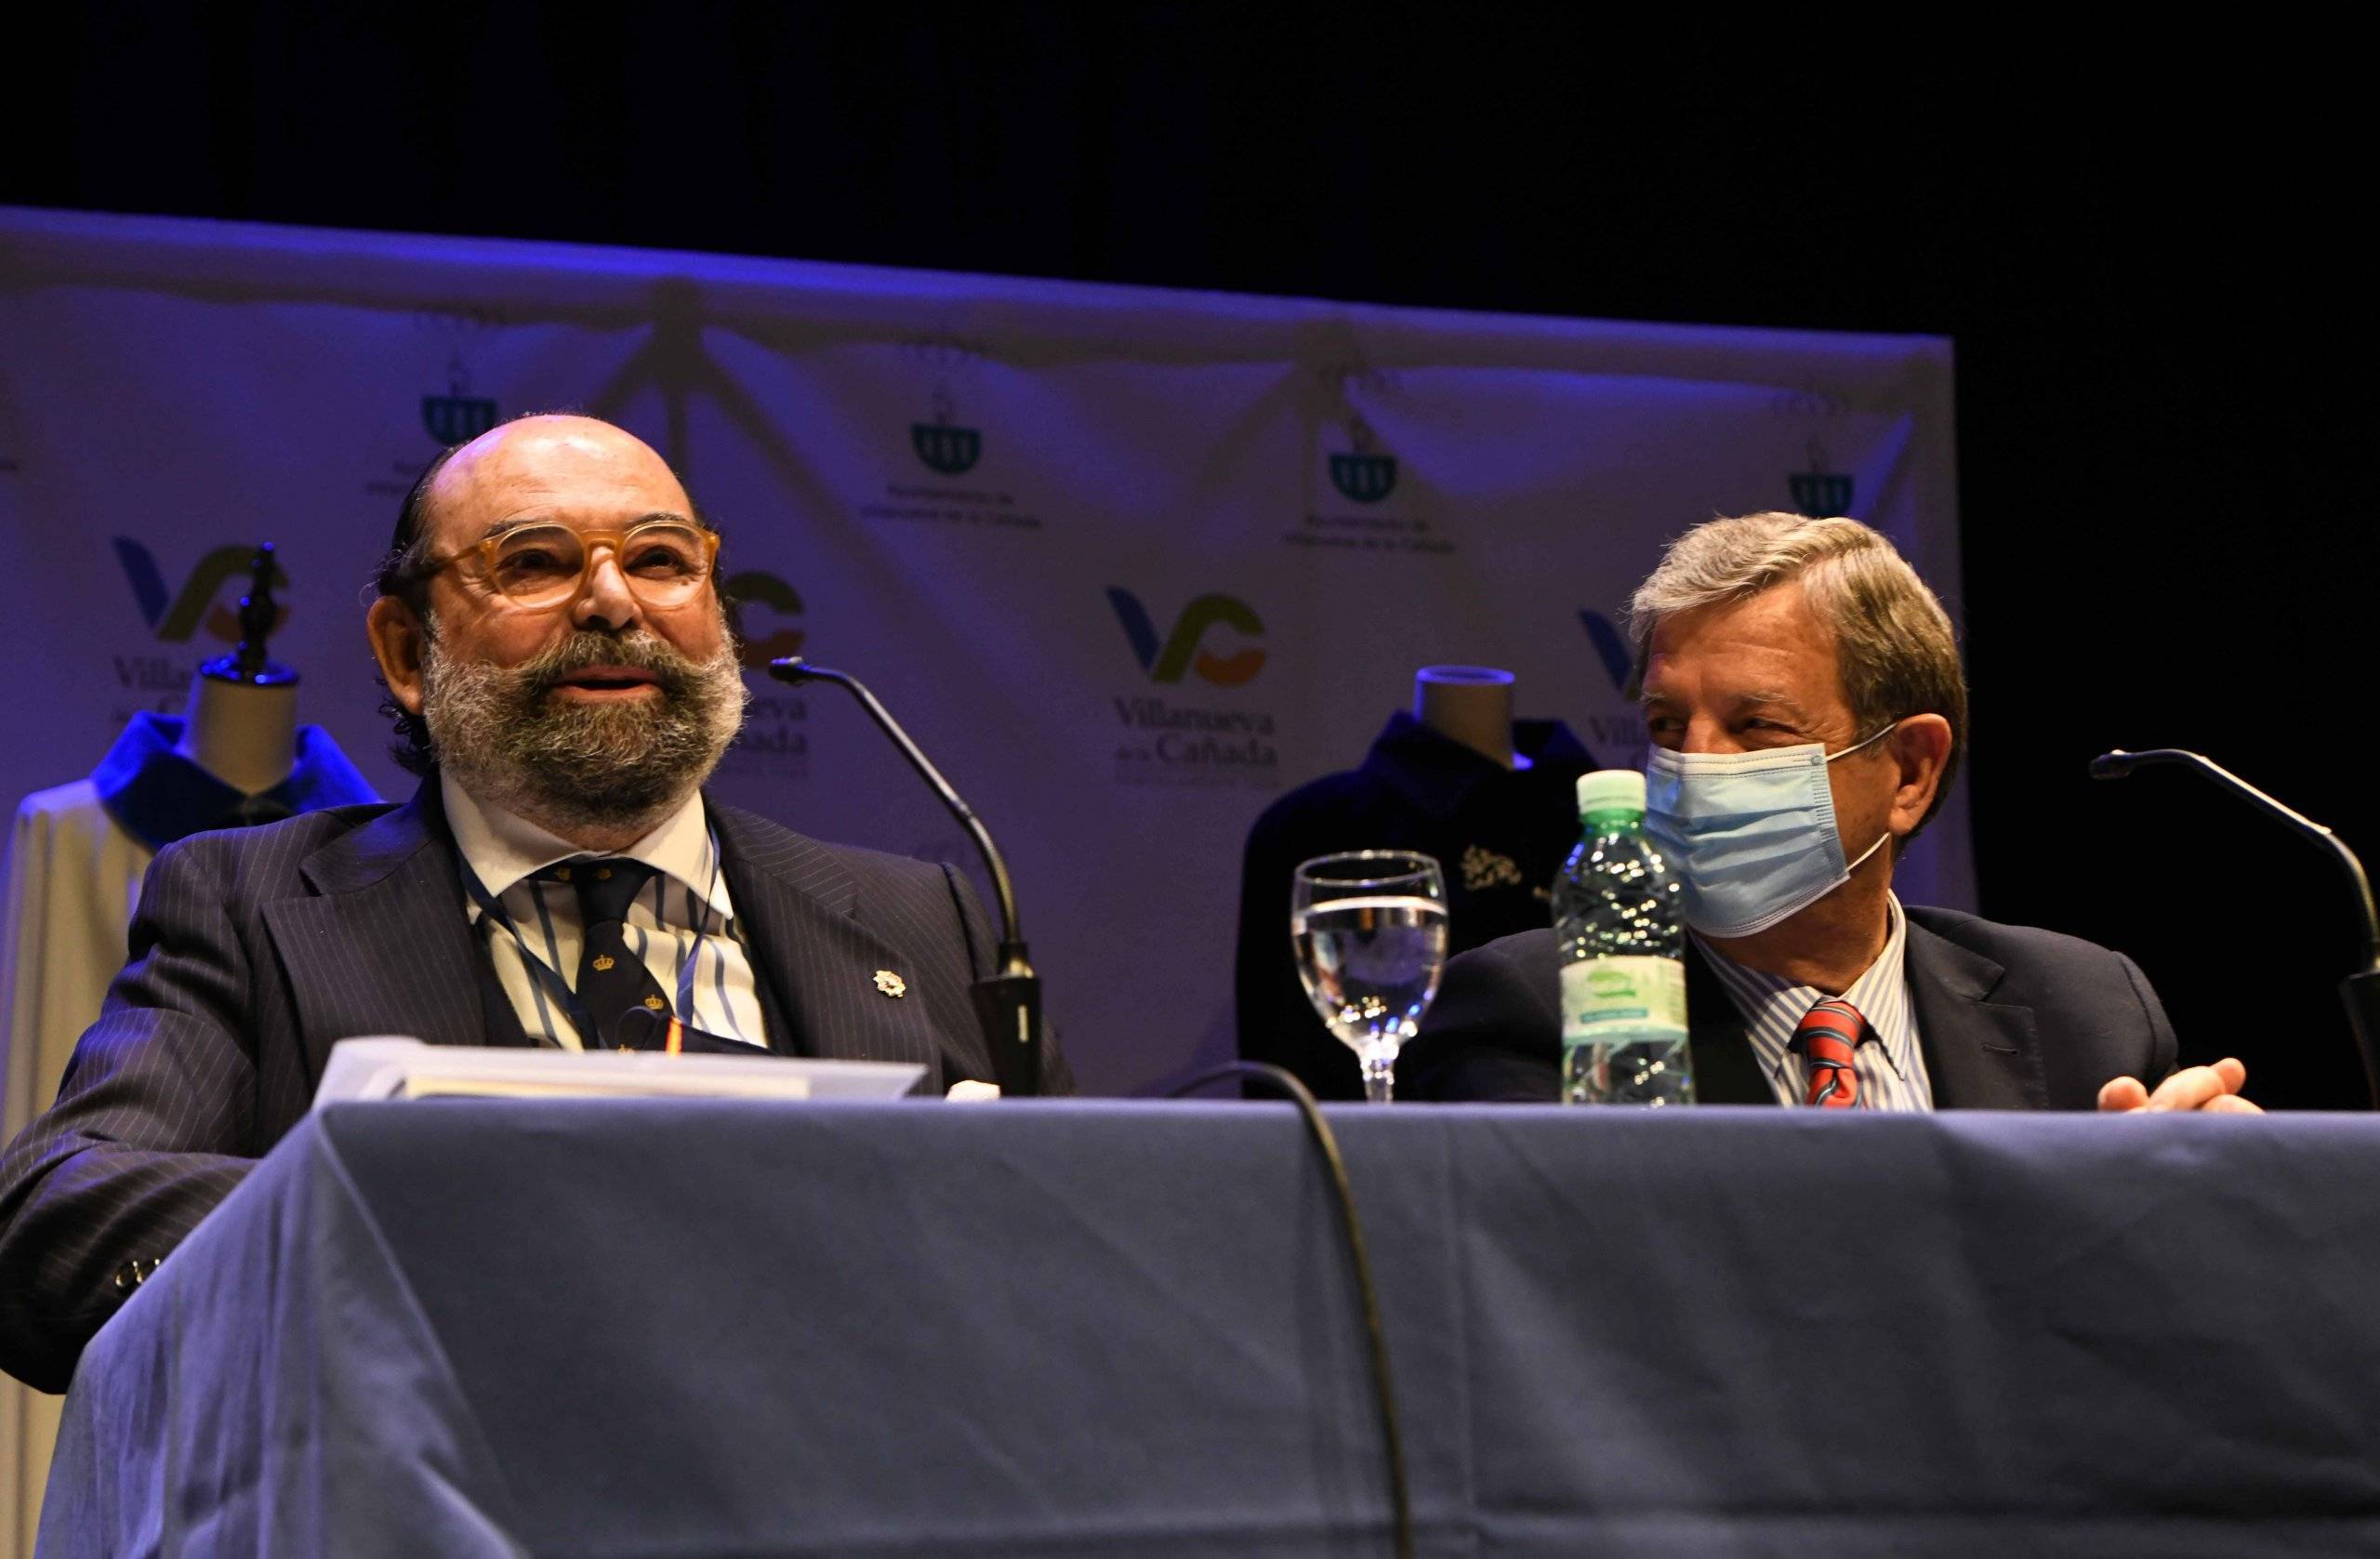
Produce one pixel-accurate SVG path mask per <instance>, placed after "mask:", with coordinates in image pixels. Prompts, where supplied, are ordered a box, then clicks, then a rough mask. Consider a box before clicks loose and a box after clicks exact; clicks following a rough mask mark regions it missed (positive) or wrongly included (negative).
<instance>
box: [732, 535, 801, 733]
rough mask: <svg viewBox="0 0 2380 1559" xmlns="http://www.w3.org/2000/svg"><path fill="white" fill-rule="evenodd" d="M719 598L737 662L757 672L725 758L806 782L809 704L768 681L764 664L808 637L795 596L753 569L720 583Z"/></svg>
mask: <svg viewBox="0 0 2380 1559" xmlns="http://www.w3.org/2000/svg"><path fill="white" fill-rule="evenodd" d="M720 595H721V599H722V600H723V601H725V602H726V605H727V626H728V628H729V630H730V631H731V632H733V633H734V635H735V642H736V645H737V646H738V650H737V658H738V659H739V660H740V661H742V662H743V665H744V668H745V670H747V672H758V673H760V676H759V678H758V679H757V680H755V682H754V683H753V684H752V686H753V694H752V698H751V702H750V703H749V704H747V706H746V707H745V711H744V728H743V730H741V731H739V732H737V733H736V736H735V743H734V746H731V747H729V748H728V749H727V750H728V756H729V758H731V759H733V760H737V761H738V762H739V763H741V764H746V765H750V764H760V765H764V766H765V767H766V768H767V770H768V772H769V773H771V774H772V775H774V776H775V777H777V778H780V779H807V778H808V777H809V776H810V733H809V730H808V724H809V720H810V702H809V700H808V699H807V698H806V697H804V696H803V695H802V694H801V692H800V689H798V688H790V687H786V686H784V685H782V684H780V683H777V682H774V681H772V680H768V669H769V662H771V661H773V660H778V659H782V658H783V657H785V656H787V655H798V654H800V653H801V646H802V644H803V642H804V641H806V639H807V637H808V635H807V633H806V632H805V630H804V629H803V628H802V627H801V624H800V620H799V619H800V616H801V614H802V610H803V608H802V602H801V592H800V591H799V590H797V589H795V588H793V587H792V586H791V585H789V584H787V582H786V581H785V580H784V579H781V578H779V577H778V576H777V575H774V574H770V573H767V572H765V571H763V570H760V569H756V568H755V569H746V570H743V571H742V572H740V573H737V574H732V575H728V576H727V577H726V578H725V579H724V580H722V581H721V583H720Z"/></svg>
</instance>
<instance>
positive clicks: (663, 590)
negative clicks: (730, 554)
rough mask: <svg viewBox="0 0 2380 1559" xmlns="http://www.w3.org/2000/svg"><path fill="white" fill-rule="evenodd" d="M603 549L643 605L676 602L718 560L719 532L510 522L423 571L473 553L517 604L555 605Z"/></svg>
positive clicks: (658, 525)
mask: <svg viewBox="0 0 2380 1559" xmlns="http://www.w3.org/2000/svg"><path fill="white" fill-rule="evenodd" d="M604 547H608V548H611V549H612V555H613V556H614V557H615V558H616V559H618V560H619V565H620V577H621V578H623V579H625V580H626V581H627V582H628V592H629V593H630V594H631V595H633V596H635V597H636V598H637V600H639V601H642V602H643V603H644V604H645V605H647V606H653V607H665V608H666V607H671V606H682V605H684V604H685V603H686V602H687V601H692V600H693V599H694V597H695V595H696V594H698V593H699V592H700V591H701V589H702V588H703V586H704V585H705V584H707V582H708V581H709V579H710V576H711V570H712V568H713V567H714V566H715V565H716V564H717V563H718V561H719V533H718V532H716V531H706V530H703V529H701V528H700V527H698V526H695V525H691V524H688V523H687V522H685V521H683V520H646V521H643V522H641V523H638V524H634V525H630V526H629V527H628V529H626V530H624V531H575V530H573V529H571V528H570V527H569V526H568V525H562V524H550V523H549V524H538V525H517V526H515V527H513V528H512V529H510V530H509V531H498V532H497V533H496V535H492V536H486V537H483V539H481V540H479V541H476V542H473V543H472V544H471V545H470V546H469V547H466V548H463V549H462V550H461V551H459V552H457V553H456V554H455V555H454V556H453V557H451V558H448V559H447V560H446V561H445V562H442V563H440V564H438V565H437V566H436V567H435V568H432V569H430V573H431V574H436V573H438V572H439V571H440V570H442V569H446V568H451V567H453V566H454V565H455V564H456V563H459V562H463V561H464V560H465V559H467V558H468V559H476V560H477V561H478V562H479V572H480V575H481V577H482V578H483V579H485V580H486V581H487V583H488V585H489V587H490V588H493V589H494V590H496V593H497V594H499V595H501V596H503V597H504V598H505V599H506V600H507V601H511V602H512V603H513V604H514V605H516V606H529V607H539V606H558V605H560V604H561V603H562V602H563V601H569V600H571V599H573V598H574V597H575V596H576V595H577V594H578V591H579V588H580V587H582V586H583V585H584V584H585V583H586V582H587V573H588V570H589V569H590V568H592V567H594V560H595V554H596V550H597V548H604Z"/></svg>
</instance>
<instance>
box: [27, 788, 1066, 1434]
mask: <svg viewBox="0 0 2380 1559" xmlns="http://www.w3.org/2000/svg"><path fill="white" fill-rule="evenodd" d="M710 817H711V822H712V825H713V826H714V827H715V828H716V829H717V831H718V834H719V842H720V850H721V856H722V858H723V859H722V869H723V870H724V872H725V874H726V878H727V881H728V889H729V892H732V893H733V894H734V899H735V913H736V918H737V921H738V924H739V929H740V930H741V931H743V933H744V937H745V941H746V945H747V948H748V950H749V953H750V956H751V959H752V963H753V966H754V970H755V971H756V973H757V974H758V976H759V980H758V984H759V985H760V999H761V1003H762V1006H763V1010H764V1011H765V1012H766V1014H767V1019H768V1026H769V1037H770V1042H771V1044H772V1046H773V1047H774V1048H775V1049H778V1050H784V1051H786V1052H787V1053H790V1054H800V1055H813V1056H826V1057H838V1058H843V1059H851V1060H866V1061H913V1062H919V1063H922V1064H924V1066H925V1068H926V1079H925V1085H924V1086H926V1087H928V1088H931V1089H932V1090H934V1091H935V1092H936V1093H937V1094H938V1093H940V1092H943V1091H945V1090H947V1089H948V1087H949V1086H950V1084H952V1083H954V1082H956V1081H958V1080H959V1079H960V1078H962V1077H973V1078H979V1079H982V1080H985V1081H990V1080H991V1079H992V1078H993V1075H994V1074H993V1071H992V1064H991V1057H990V1054H989V1052H988V1051H987V1050H985V1045H984V1040H983V1037H982V1035H981V1033H980V1031H979V1030H978V1028H977V1026H976V1021H975V1018H974V1014H973V1010H972V1007H971V1006H970V1004H969V997H968V992H967V986H968V984H969V982H970V981H971V980H972V979H974V978H975V977H976V976H977V974H978V973H981V972H986V971H989V969H990V968H991V966H992V961H993V957H994V952H995V947H996V944H995V941H994V938H993V935H992V932H991V929H990V927H989V926H988V924H987V923H986V922H985V916H984V911H983V909H982V906H981V905H978V904H977V903H976V901H975V896H974V894H973V892H972V891H971V890H970V889H968V887H967V886H966V884H965V879H962V878H961V877H959V875H958V874H957V873H956V872H953V871H951V870H950V869H949V868H947V867H944V866H938V865H928V864H926V863H924V862H920V861H912V860H907V859H905V858H902V857H898V856H892V855H879V854H877V853H875V852H871V851H864V850H853V849H849V848H845V847H842V846H838V845H829V844H821V843H819V842H817V841H816V840H814V839H805V838H803V837H802V836H800V834H796V833H792V832H790V831H788V830H787V829H785V828H781V827H778V826H776V825H775V824H774V823H770V822H768V821H766V820H765V819H762V818H760V817H756V816H754V815H752V814H751V813H746V812H739V811H737V810H736V809H734V808H733V807H728V806H722V805H720V804H719V803H717V802H713V803H712V804H711V807H710ZM465 902H466V901H465V899H464V896H463V887H462V882H461V879H460V877H459V876H458V874H457V872H456V853H455V849H454V841H453V836H452V835H451V834H450V833H449V832H448V831H447V828H446V823H445V818H444V816H443V811H442V809H441V808H440V806H439V802H438V787H437V786H436V784H435V783H434V782H433V783H431V784H429V785H426V786H423V787H422V789H421V791H420V792H419V793H417V795H416V796H415V797H414V799H413V800H412V801H410V802H408V803H407V804H405V805H404V806H403V807H399V808H394V809H391V808H389V807H387V806H369V807H340V808H335V809H332V810H330V811H325V812H319V813H309V814H307V815H305V816H302V817H296V818H291V819H289V820H288V821H286V822H283V823H276V824H272V825H270V826H265V827H260V828H252V829H245V830H240V831H236V832H227V833H210V834H199V835H195V836H193V837H192V838H190V839H185V840H183V841H181V842H180V843H179V844H175V845H171V846H169V847H167V848H166V849H165V851H164V852H162V853H160V854H159V855H158V857H157V859H156V861H155V862H154V863H153V864H152V865H151V867H150V870H149V876H148V879H147V881H146V883H145V885H144V886H143V887H142V889H141V893H140V904H139V914H138V916H137V917H136V918H135V920H134V922H133V927H132V936H131V940H132V961H131V962H130V963H129V964H128V965H127V966H126V968H125V971H124V972H123V973H122V974H120V975H118V976H117V977H116V981H115V984H114V985H113V986H112V988H111V989H110V991H109V993H108V998H107V1005H106V1007H105V1009H104V1011H102V1012H101V1014H100V1016H99V1022H98V1023H96V1024H93V1025H92V1026H91V1028H90V1029H89V1030H88V1031H87V1032H86V1033H85V1034H84V1036H83V1037H82V1040H81V1042H80V1043H79V1044H77V1045H76V1047H75V1050H74V1056H73V1061H72V1062H71V1064H69V1065H68V1068H67V1072H66V1077H65V1080H64V1081H63V1083H62V1084H61V1085H60V1087H59V1096H58V1101H57V1103H55V1104H54V1105H53V1106H51V1108H50V1109H49V1110H48V1111H47V1112H46V1114H44V1115H42V1116H39V1117H37V1118H36V1119H35V1120H34V1121H33V1123H32V1124H31V1125H30V1126H28V1127H27V1128H26V1129H25V1130H24V1132H23V1133H22V1134H21V1135H20V1136H19V1138H18V1139H17V1141H16V1142H14V1143H10V1144H9V1145H8V1147H7V1150H6V1152H5V1153H0V1367H4V1368H6V1369H7V1371H8V1372H9V1373H10V1374H13V1375H16V1376H18V1377H19V1378H20V1379H22V1380H24V1381H28V1382H30V1383H31V1384H33V1385H35V1386H38V1387H41V1388H43V1389H45V1390H49V1391H62V1390H64V1389H65V1385H66V1381H67V1378H68V1376H69V1375H70V1374H71V1373H72V1372H73V1367H74V1361H75V1359H76V1357H77V1356H78V1355H79V1354H80V1353H81V1351H82V1348H83V1344H84V1343H85V1342H86V1341H87V1340H88V1339H89V1337H90V1335H91V1334H92V1333H93V1332H94V1331H96V1330H98V1329H99V1325H100V1323H101V1322H103V1321H105V1320H106V1319H107V1318H108V1316H110V1315H112V1314H114V1311H115V1307H116V1306H117V1305H118V1304H120V1303H121V1302H123V1300H124V1297H125V1294H126V1292H128V1291H129V1289H130V1288H131V1287H132V1286H133V1283H134V1281H135V1280H136V1279H137V1277H138V1276H139V1275H141V1274H142V1273H143V1272H145V1270H146V1269H147V1267H148V1265H149V1263H152V1262H155V1261H156V1260H158V1259H159V1258H161V1257H163V1256H164V1255H165V1253H166V1252H167V1251H168V1250H170V1249H172V1248H173V1247H174V1245H175V1244H177V1243H178V1242H179V1240H180V1239H181V1238H182V1236H183V1235H187V1234H188V1233H189V1232H190V1231H191V1229H192V1226H194V1225H195V1224H196V1223H197V1222H198V1221H199V1219H201V1218H202V1217H204V1216H205V1214H206V1212H207V1210H208V1209H211V1208H213V1207H214V1206H215V1204H216V1203H217V1202H218V1201H220V1200H222V1198H223V1197H224V1196H225V1195H226V1194H228V1193H229V1192H230V1191H231V1188H232V1186H234V1185H235V1184H237V1183H238V1182H239V1181H240V1178H241V1177H242V1176H243V1175H245V1173H246V1172H247V1169H248V1168H249V1165H250V1163H251V1162H252V1161H253V1160H255V1159H257V1158H259V1157H261V1156H263V1155H264V1153H265V1152H266V1150H267V1149H269V1148H271V1146H272V1144H273V1143H275V1142H277V1141H279V1140H280V1138H281V1136H282V1134H283V1133H284V1132H285V1131H287V1130H289V1129H290V1128H291V1127H292V1126H293V1125H295V1124H296V1123H297V1122H298V1119H299V1118H300V1117H302V1116H304V1115H305V1113H306V1109H307V1106H308V1104H309V1103H310V1102H311V1099H312V1096H313V1090H314V1085H315V1083H316V1081H317V1080H318V1079H319V1078H320V1077H321V1076H322V1071H323V1065H324V1062H325V1060H326V1059H327V1058H328V1057H329V1054H330V1050H331V1046H332V1044H333V1043H334V1042H336V1041H337V1040H339V1039H342V1038H346V1037H350V1036H355V1035H364V1034H403V1035H411V1036H414V1037H417V1038H421V1039H425V1040H428V1041H430V1043H432V1044H440V1045H480V1044H492V1045H526V1044H528V1043H530V1041H529V1039H528V1038H527V1037H526V1036H525V1035H524V1034H523V1033H522V1027H521V1024H520V1020H519V1019H518V1018H517V1017H516V1016H515V1015H514V1013H513V1010H512V1005H511V1003H510V1001H509V999H507V997H505V994H504V991H503V988H502V986H501V985H500V984H498V983H497V981H496V973H495V969H494V965H493V964H492V962H491V961H490V960H489V958H488V957H487V954H486V950H485V946H484V944H483V942H482V940H481V938H480V937H479V936H478V934H477V933H476V932H475V931H473V930H472V928H471V927H470V925H469V923H468V921H467V919H466V918H465V913H464V905H465ZM879 969H890V970H893V971H895V972H897V973H899V974H900V975H901V977H902V978H903V980H904V981H905V982H906V985H907V991H906V995H904V996H902V997H887V996H886V995H885V994H883V993H882V992H880V991H879V990H878V989H877V987H876V982H875V973H876V971H878V970H879ZM1071 1084H1072V1078H1071V1077H1070V1076H1069V1074H1068V1073H1067V1071H1066V1067H1065V1064H1064V1061H1063V1060H1062V1059H1060V1058H1059V1057H1058V1055H1057V1053H1056V1051H1055V1050H1054V1048H1052V1049H1051V1050H1050V1051H1049V1054H1048V1058H1047V1063H1046V1064H1045V1068H1044V1087H1045V1088H1046V1089H1047V1090H1050V1091H1052V1092H1064V1091H1068V1090H1070V1088H1071Z"/></svg>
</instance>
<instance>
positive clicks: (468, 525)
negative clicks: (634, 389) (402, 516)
mask: <svg viewBox="0 0 2380 1559" xmlns="http://www.w3.org/2000/svg"><path fill="white" fill-rule="evenodd" d="M421 498H422V501H421V503H420V505H419V507H418V512H417V517H416V519H417V526H418V528H419V535H421V537H422V538H423V539H425V540H427V541H428V543H429V548H428V549H429V551H430V554H431V555H432V556H434V557H442V558H443V557H447V556H451V555H452V554H453V553H455V552H456V551H458V550H460V549H461V548H466V547H469V545H471V544H472V543H473V542H475V541H477V540H479V539H480V537H482V536H483V535H488V534H489V533H491V532H493V531H496V530H499V529H502V528H504V527H506V526H508V525H511V524H515V523H518V522H521V521H522V520H532V519H575V520H576V521H577V522H580V523H582V524H588V525H602V524H612V523H632V522H635V521H637V520H641V519H644V518H647V517H649V516H652V515H656V514H669V515H676V516H678V517H680V518H681V519H688V520H691V519H693V518H694V502H693V500H692V499H690V498H688V497H687V495H686V489H685V487H684V486H683V485H682V484H681V482H679V481H678V478H677V474H676V473H675V472H673V471H672V470H670V469H669V463H668V461H666V460H664V459H662V458H661V456H659V455H658V454H657V453H655V450H654V448H653V446H652V445H650V444H648V443H645V442H644V441H643V440H642V439H640V438H638V437H637V436H636V435H635V434H633V433H631V432H629V431H628V430H627V429H624V428H615V427H614V426H613V425H612V424H610V423H608V422H604V421H602V420H600V419H598V418H596V417H591V416H566V415H559V414H557V415H546V416H524V417H521V418H519V419H517V420H515V421H511V422H508V423H505V424H504V425H503V426H502V427H500V428H492V429H489V430H488V431H486V432H484V433H482V434H481V435H480V436H479V437H478V438H476V439H473V440H472V441H471V442H470V443H467V444H465V445H463V446H462V447H461V448H460V449H457V450H456V451H455V452H454V454H453V455H452V456H449V457H448V458H447V459H445V460H444V461H443V462H442V463H441V464H440V465H439V466H438V468H437V469H435V470H433V471H432V472H430V476H429V479H428V486H427V487H426V489H425V490H424V491H423V493H422V495H421Z"/></svg>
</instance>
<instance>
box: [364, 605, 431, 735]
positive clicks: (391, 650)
mask: <svg viewBox="0 0 2380 1559" xmlns="http://www.w3.org/2000/svg"><path fill="white" fill-rule="evenodd" d="M364 632H365V634H367V635H368V636H369V637H370V638H371V641H372V658H373V659H374V660H377V661H378V662H379V663H380V680H382V681H384V682H387V683H388V684H389V692H390V694H391V695H393V696H394V697H395V699H396V701H397V703H398V704H399V705H400V706H401V707H403V709H404V711H405V712H406V713H407V714H412V715H417V714H419V713H421V653H422V643H423V641H424V640H425V639H427V638H428V637H429V633H428V629H426V628H424V627H423V626H422V621H421V619H420V618H419V617H417V616H416V615H414V610H413V608H412V607H410V606H407V605H406V604H405V603H404V602H403V601H399V600H398V599H397V598H396V597H394V596H382V597H380V598H379V599H378V600H377V601H374V602H373V603H372V609H371V610H370V611H369V612H366V613H365V614H364Z"/></svg>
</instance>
